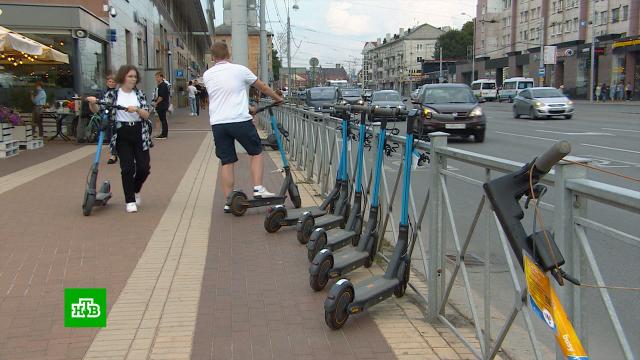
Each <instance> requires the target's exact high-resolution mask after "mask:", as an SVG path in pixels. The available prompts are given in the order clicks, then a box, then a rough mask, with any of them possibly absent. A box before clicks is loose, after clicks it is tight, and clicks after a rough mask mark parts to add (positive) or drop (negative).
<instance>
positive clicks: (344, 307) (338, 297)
mask: <svg viewBox="0 0 640 360" xmlns="http://www.w3.org/2000/svg"><path fill="white" fill-rule="evenodd" d="M334 286H338V290H337V292H336V293H335V294H330V295H329V296H330V297H328V298H327V301H329V302H335V304H332V306H331V307H332V310H329V311H328V310H326V307H327V303H326V302H325V311H324V321H325V323H327V326H329V327H330V328H331V329H333V330H338V329H340V328H342V327H343V326H344V324H345V323H346V322H347V320H348V319H349V315H350V314H349V305H350V304H351V302H353V298H354V296H355V294H354V291H353V287H352V286H351V284H350V283H349V282H345V283H339V282H338V283H336V285H334ZM331 290H332V291H331V292H332V293H333V288H332V289H331ZM332 295H334V296H332Z"/></svg>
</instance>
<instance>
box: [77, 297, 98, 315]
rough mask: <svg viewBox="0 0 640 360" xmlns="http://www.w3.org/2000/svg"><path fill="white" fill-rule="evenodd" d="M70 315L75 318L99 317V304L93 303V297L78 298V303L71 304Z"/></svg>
mask: <svg viewBox="0 0 640 360" xmlns="http://www.w3.org/2000/svg"><path fill="white" fill-rule="evenodd" d="M71 317H72V318H74V319H77V318H81V319H84V318H90V319H93V318H98V317H100V305H98V304H94V302H93V299H91V298H88V299H79V300H78V303H73V304H71Z"/></svg>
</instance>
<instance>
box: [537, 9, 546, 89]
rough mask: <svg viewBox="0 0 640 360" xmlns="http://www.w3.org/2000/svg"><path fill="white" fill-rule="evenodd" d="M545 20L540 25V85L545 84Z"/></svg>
mask: <svg viewBox="0 0 640 360" xmlns="http://www.w3.org/2000/svg"><path fill="white" fill-rule="evenodd" d="M544 70H545V69H544V22H543V23H542V26H540V65H539V68H538V86H544V73H545V71H544Z"/></svg>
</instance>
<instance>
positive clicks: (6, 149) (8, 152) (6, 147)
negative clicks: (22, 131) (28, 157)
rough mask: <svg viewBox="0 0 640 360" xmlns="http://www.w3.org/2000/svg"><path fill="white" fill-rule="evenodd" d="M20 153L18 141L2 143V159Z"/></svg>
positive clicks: (0, 144) (0, 156)
mask: <svg viewBox="0 0 640 360" xmlns="http://www.w3.org/2000/svg"><path fill="white" fill-rule="evenodd" d="M18 151H20V147H19V146H18V141H16V140H12V141H3V142H0V159H5V158H8V157H12V156H14V155H18Z"/></svg>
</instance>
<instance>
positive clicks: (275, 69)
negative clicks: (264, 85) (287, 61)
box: [271, 49, 282, 81]
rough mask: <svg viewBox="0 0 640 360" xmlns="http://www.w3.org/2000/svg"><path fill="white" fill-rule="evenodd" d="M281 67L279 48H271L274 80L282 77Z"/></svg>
mask: <svg viewBox="0 0 640 360" xmlns="http://www.w3.org/2000/svg"><path fill="white" fill-rule="evenodd" d="M281 67H282V62H281V61H280V58H279V57H278V50H276V49H271V72H272V73H273V81H278V80H279V79H280V68H281Z"/></svg>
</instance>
